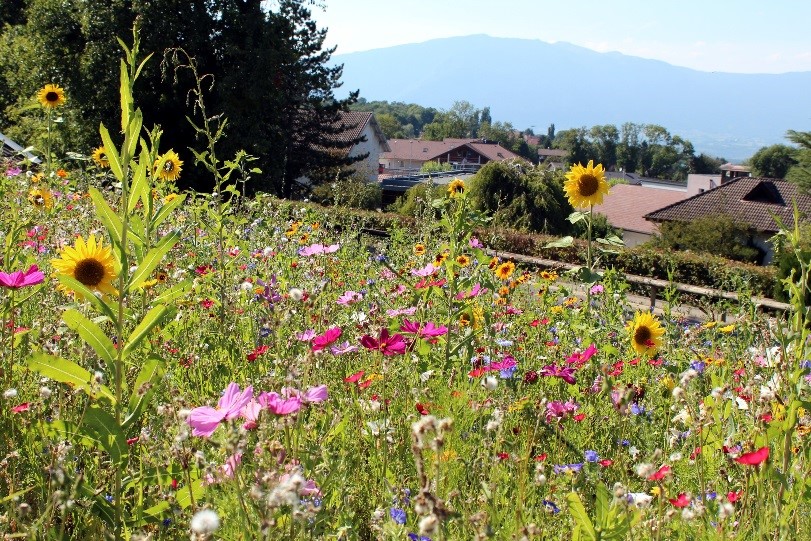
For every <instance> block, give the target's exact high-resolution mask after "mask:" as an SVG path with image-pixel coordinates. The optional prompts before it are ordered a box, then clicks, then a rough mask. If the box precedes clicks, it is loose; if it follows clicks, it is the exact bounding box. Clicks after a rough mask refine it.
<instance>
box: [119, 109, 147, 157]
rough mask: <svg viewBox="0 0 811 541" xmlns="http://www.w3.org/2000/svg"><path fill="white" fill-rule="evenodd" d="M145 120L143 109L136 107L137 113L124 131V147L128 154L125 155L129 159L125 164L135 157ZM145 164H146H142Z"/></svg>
mask: <svg viewBox="0 0 811 541" xmlns="http://www.w3.org/2000/svg"><path fill="white" fill-rule="evenodd" d="M143 121H144V117H143V114H142V113H141V109H140V108H139V109H136V110H135V114H133V115H132V118H131V119H130V124H129V126H127V131H126V132H124V149H125V150H126V152H127V153H126V154H125V155H124V156H125V158H126V159H127V163H125V164H124V166H128V165H129V160H132V158H134V157H135V149H136V148H138V140H139V139H140V137H139V136H140V133H141V124H142V123H143ZM141 165H142V166H145V165H146V164H141Z"/></svg>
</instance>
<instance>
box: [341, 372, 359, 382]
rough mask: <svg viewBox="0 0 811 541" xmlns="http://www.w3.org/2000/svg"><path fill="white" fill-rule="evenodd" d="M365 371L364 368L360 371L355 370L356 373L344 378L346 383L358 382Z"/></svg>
mask: <svg viewBox="0 0 811 541" xmlns="http://www.w3.org/2000/svg"><path fill="white" fill-rule="evenodd" d="M363 373H364V372H363V370H361V371H359V372H355V373H354V374H352V375H351V376H346V377H345V378H344V381H345V382H346V383H357V382H358V381H359V380H360V378H362V377H363Z"/></svg>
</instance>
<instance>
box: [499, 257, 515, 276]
mask: <svg viewBox="0 0 811 541" xmlns="http://www.w3.org/2000/svg"><path fill="white" fill-rule="evenodd" d="M514 271H515V263H513V262H512V261H505V262H504V263H502V264H501V265H499V266H498V267H496V270H495V271H494V272H495V273H496V276H497V277H498V278H499V280H506V279H508V278H509V277H510V276H512V274H513V272H514Z"/></svg>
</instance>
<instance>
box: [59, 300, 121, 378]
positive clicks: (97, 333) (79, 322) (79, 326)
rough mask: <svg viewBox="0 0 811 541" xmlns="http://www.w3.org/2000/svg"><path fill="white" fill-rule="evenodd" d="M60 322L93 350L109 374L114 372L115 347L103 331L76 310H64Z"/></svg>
mask: <svg viewBox="0 0 811 541" xmlns="http://www.w3.org/2000/svg"><path fill="white" fill-rule="evenodd" d="M62 320H63V321H64V322H65V323H66V324H67V326H68V327H70V328H71V329H73V330H74V331H76V332H77V333H78V334H79V336H80V337H81V338H82V340H84V342H85V343H86V344H88V345H89V346H90V347H92V348H93V351H95V352H96V355H98V356H99V357H100V358H101V359H102V360H103V361H104V362H105V363H106V364H107V367H108V371H109V373H110V374H112V373H114V372H115V357H116V354H115V347H114V346H113V341H112V340H110V339H109V338H108V337H107V335H106V334H104V331H102V330H101V328H99V326H98V325H96V324H95V323H93V322H92V321H90V320H89V319H87V318H86V317H85V316H83V315H82V313H81V312H79V311H78V310H74V309H72V308H71V309H70V310H66V311H65V313H64V314H62Z"/></svg>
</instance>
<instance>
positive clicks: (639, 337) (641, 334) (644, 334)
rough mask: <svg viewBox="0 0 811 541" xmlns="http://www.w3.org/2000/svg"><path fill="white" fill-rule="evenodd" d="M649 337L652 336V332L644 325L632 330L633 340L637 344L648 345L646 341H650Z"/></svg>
mask: <svg viewBox="0 0 811 541" xmlns="http://www.w3.org/2000/svg"><path fill="white" fill-rule="evenodd" d="M651 338H653V334H652V333H651V332H650V329H649V328H648V327H646V326H645V325H640V326H639V327H637V328H636V330H635V331H634V342H636V343H637V344H645V345H648V343H649V342H650V341H651Z"/></svg>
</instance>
